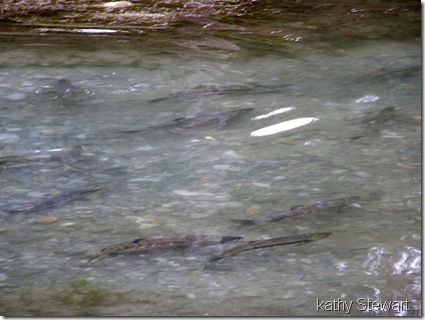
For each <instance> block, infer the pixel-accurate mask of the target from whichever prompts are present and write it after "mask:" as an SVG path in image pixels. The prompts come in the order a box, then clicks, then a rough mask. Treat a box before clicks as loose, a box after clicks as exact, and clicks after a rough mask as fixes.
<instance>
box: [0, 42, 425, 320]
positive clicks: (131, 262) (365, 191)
mask: <svg viewBox="0 0 425 320" xmlns="http://www.w3.org/2000/svg"><path fill="white" fill-rule="evenodd" d="M89 46H90V45H89V44H88V43H84V44H81V46H79V45H78V44H77V43H76V44H75V46H73V47H71V48H70V47H69V46H64V48H62V49H61V47H60V45H58V46H57V47H54V46H53V45H52V44H51V43H46V44H45V45H44V46H43V45H42V44H41V43H38V44H34V45H30V44H27V43H23V44H21V45H20V44H16V43H13V44H9V45H8V46H6V45H3V49H4V50H3V53H0V57H1V59H2V61H1V68H0V111H1V117H0V124H1V127H0V156H1V157H3V156H10V155H14V156H19V157H23V158H25V159H27V160H28V159H30V160H28V161H27V160H25V161H20V162H16V163H15V162H10V163H9V162H7V163H4V164H3V165H2V167H1V171H0V179H1V183H2V188H1V192H0V207H1V208H16V207H22V206H25V205H26V204H28V203H31V202H34V201H36V200H38V199H40V198H42V197H43V196H45V195H47V194H57V193H59V192H61V191H64V190H69V189H72V188H77V187H81V186H84V185H87V184H91V183H99V184H101V185H102V186H103V189H102V191H101V192H97V193H96V194H93V195H90V196H87V197H85V198H80V199H76V200H74V201H70V202H69V203H65V204H62V205H60V206H56V207H52V208H46V209H42V210H40V211H39V212H29V213H24V214H14V215H10V214H7V213H6V212H4V213H3V214H2V216H1V219H2V220H1V221H2V222H1V226H0V243H1V245H0V252H1V254H0V269H1V271H0V294H1V296H2V298H0V306H1V307H2V309H0V311H1V312H0V313H1V314H4V315H9V314H14V315H78V314H95V315H132V316H140V315H197V316H202V315H211V316H237V315H245V316H283V315H294V316H313V315H318V316H326V315H333V316H335V315H344V314H346V313H347V312H346V311H347V310H346V309H344V308H342V307H341V306H342V304H341V305H339V308H337V307H334V309H333V310H332V311H325V310H323V308H321V307H319V304H320V303H321V302H323V301H334V299H340V300H341V301H347V302H350V301H353V302H354V303H353V307H352V309H351V311H350V314H351V315H362V316H364V315H373V314H376V315H418V314H420V313H421V310H420V308H421V170H420V169H421V85H420V83H421V67H420V64H421V46H420V40H410V41H393V40H380V41H366V40H365V41H363V42H360V41H358V43H356V45H354V46H352V47H344V46H342V47H340V48H333V49H332V50H331V49H328V50H322V49H320V48H318V49H317V50H312V49H310V50H305V51H303V50H298V51H297V53H296V54H285V53H282V52H281V51H277V52H273V51H270V52H268V51H267V52H264V51H261V50H254V49H242V50H240V51H234V52H231V53H228V52H227V51H225V52H226V53H225V54H227V55H228V59H223V56H217V57H215V56H213V57H203V56H202V55H201V56H199V57H197V56H190V57H188V56H182V55H181V54H180V55H176V54H174V53H173V52H170V51H169V50H161V49H158V48H149V47H147V46H144V45H141V44H138V43H135V44H134V45H132V44H131V43H125V44H123V46H124V48H121V47H120V46H119V45H117V46H115V47H107V46H106V45H105V48H101V47H99V46H97V47H96V48H95V50H89V49H88V48H89ZM241 47H242V46H241ZM221 54H222V55H223V53H221ZM59 79H67V80H69V81H70V82H71V85H72V87H71V88H70V90H71V94H70V95H69V96H68V95H65V96H61V92H58V91H57V88H56V86H57V81H58V80H59ZM217 88H218V89H217ZM229 88H242V90H231V89H229ZM390 106H393V107H394V108H395V114H394V116H393V117H392V118H391V119H389V120H388V121H386V122H385V123H384V124H383V125H382V126H381V127H380V128H378V129H377V130H376V131H374V132H372V133H371V134H368V135H365V136H364V137H361V138H358V139H350V138H352V137H356V136H358V135H359V134H360V135H362V134H363V133H364V132H365V130H366V129H365V128H367V125H368V123H370V122H371V121H372V120H370V119H371V118H373V117H374V116H375V115H377V114H378V113H379V112H380V111H381V110H383V109H385V108H387V107H390ZM239 108H253V110H252V111H250V112H248V113H246V114H245V115H241V116H240V117H238V118H237V119H235V120H234V121H233V122H231V123H230V124H229V125H227V126H225V127H223V128H214V127H212V128H210V127H208V128H204V129H202V128H201V129H200V130H196V129H193V130H172V129H168V128H161V129H154V128H148V127H150V126H154V125H157V124H161V123H165V122H169V121H171V120H173V119H176V118H183V117H190V116H196V115H205V114H211V113H217V112H224V111H229V110H234V109H239ZM296 119H301V120H299V121H301V122H299V123H298V125H294V126H293V128H290V127H288V126H287V125H288V122H287V121H290V120H296ZM303 119H304V120H305V119H308V120H307V121H304V122H302V121H303ZM368 119H369V122H368ZM276 124H280V126H279V127H278V130H277V131H276V132H270V131H267V130H263V131H258V130H260V129H262V128H266V127H269V126H272V125H276ZM285 124H286V126H285ZM289 124H294V122H289ZM274 128H276V127H274ZM139 129H140V132H135V133H123V132H122V131H126V130H139ZM77 145H81V146H82V147H83V154H82V156H84V157H87V158H90V159H92V160H93V161H94V163H95V165H94V167H92V168H91V169H90V170H75V168H71V167H69V166H66V165H65V164H64V163H63V161H62V158H61V154H62V153H63V152H64V151H66V150H69V149H70V148H72V147H74V146H77ZM110 168H112V169H110ZM356 195H358V196H362V198H361V200H360V201H359V202H358V203H356V205H355V206H352V207H348V208H345V209H344V210H342V212H341V213H339V214H318V215H312V216H304V217H292V218H286V219H283V220H282V221H280V222H276V223H269V224H262V225H257V226H251V227H244V228H239V227H238V224H237V223H235V222H233V221H232V219H258V218H261V217H264V216H268V215H270V214H273V213H276V212H280V211H285V210H288V209H290V208H291V207H293V206H296V205H307V204H313V203H315V202H318V201H323V200H325V199H333V198H340V197H348V196H356ZM44 216H52V217H54V218H53V220H43V219H41V220H40V218H42V217H44ZM54 220H57V221H55V222H53V221H54ZM50 222H52V223H50ZM314 232H331V233H332V235H331V236H329V237H328V238H326V239H322V240H319V241H316V242H311V243H308V244H304V245H289V246H281V247H274V248H267V249H260V250H255V251H247V252H243V253H240V254H238V255H235V256H233V257H228V258H225V259H222V260H220V261H216V262H212V263H208V262H207V261H206V258H207V257H208V256H209V254H210V253H209V252H206V253H205V252H203V253H196V250H193V251H194V252H191V250H159V251H150V252H147V253H141V254H128V255H118V256H115V257H107V258H104V259H102V260H98V261H93V263H91V264H89V265H88V266H87V268H86V269H84V270H83V271H81V268H82V267H83V266H85V263H87V261H88V259H89V258H90V256H91V255H93V254H96V252H98V251H99V250H100V249H102V248H104V247H106V246H108V245H111V244H114V243H118V242H122V241H126V240H131V239H133V238H136V237H141V236H143V237H144V236H153V235H166V236H172V235H185V234H207V235H230V236H243V237H244V239H245V240H256V239H267V238H272V237H279V236H285V235H296V234H304V233H314ZM231 246H232V244H228V245H225V247H231ZM220 249H222V248H213V249H212V250H214V252H216V250H220ZM73 279H74V281H75V279H77V280H79V279H81V280H84V281H87V283H90V285H91V286H96V287H99V288H103V289H104V290H107V292H108V297H109V298H110V299H111V300H110V301H109V300H108V301H109V302H107V304H106V305H105V304H99V305H96V308H94V309H90V310H88V309H81V308H80V309H76V308H77V307H76V305H77V306H78V303H77V302H75V301H74V302H73V303H69V301H71V300H66V299H64V298H63V296H62V300H60V299H59V300H58V299H56V298H55V295H56V296H60V294H59V293H61V292H62V293H63V292H64V291H66V289H65V288H67V286H69V281H70V280H73ZM74 284H75V282H74ZM56 293H57V294H56ZM8 297H13V299H12V300H8V299H9V298H8ZM111 297H114V298H111ZM362 299H364V300H362ZM368 299H369V300H370V301H380V302H383V301H392V302H396V301H398V302H402V301H405V300H406V299H407V300H408V301H409V304H408V307H407V308H404V309H403V308H401V309H402V310H395V309H392V310H384V309H383V308H374V307H371V305H369V308H366V307H364V306H363V305H362V304H361V302H364V301H367V300H368ZM11 301H14V302H13V303H12V302H11ZM67 301H68V303H67ZM322 306H323V304H322ZM360 309H366V310H360ZM2 310H3V311H2Z"/></svg>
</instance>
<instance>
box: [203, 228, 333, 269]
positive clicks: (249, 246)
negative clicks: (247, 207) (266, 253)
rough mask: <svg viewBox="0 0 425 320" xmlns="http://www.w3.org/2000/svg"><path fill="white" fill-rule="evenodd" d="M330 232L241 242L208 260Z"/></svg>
mask: <svg viewBox="0 0 425 320" xmlns="http://www.w3.org/2000/svg"><path fill="white" fill-rule="evenodd" d="M331 234H332V233H331V232H319V233H307V234H299V235H296V236H286V237H278V238H272V239H268V240H255V241H250V242H248V243H245V244H241V245H239V246H236V247H233V248H231V249H229V250H226V251H224V252H223V253H222V254H220V255H219V256H215V257H211V258H210V259H209V260H208V261H210V262H212V261H217V260H220V259H223V258H225V257H230V256H233V255H235V254H238V253H240V252H244V251H248V250H256V249H261V248H270V247H275V246H285V245H289V244H295V243H307V242H312V241H317V240H320V239H324V238H326V237H329V236H330V235H331Z"/></svg>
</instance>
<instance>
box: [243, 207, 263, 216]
mask: <svg viewBox="0 0 425 320" xmlns="http://www.w3.org/2000/svg"><path fill="white" fill-rule="evenodd" d="M260 211H261V207H260V206H259V205H257V204H252V205H250V206H249V207H248V208H247V209H246V213H247V214H248V215H249V216H253V215H256V214H257V213H259V212H260Z"/></svg>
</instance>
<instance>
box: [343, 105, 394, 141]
mask: <svg viewBox="0 0 425 320" xmlns="http://www.w3.org/2000/svg"><path fill="white" fill-rule="evenodd" d="M394 116H395V108H394V107H387V108H385V109H383V110H381V111H380V112H379V113H378V114H377V115H376V116H375V117H373V118H372V119H371V120H369V121H370V122H369V124H368V125H367V126H366V128H365V130H364V132H363V133H362V134H360V135H357V136H354V137H351V138H350V140H357V139H360V138H364V137H366V136H368V135H371V134H373V133H375V132H376V131H378V130H379V129H380V128H381V127H382V126H383V125H384V124H385V122H387V121H389V120H390V119H392V118H393V117H394Z"/></svg>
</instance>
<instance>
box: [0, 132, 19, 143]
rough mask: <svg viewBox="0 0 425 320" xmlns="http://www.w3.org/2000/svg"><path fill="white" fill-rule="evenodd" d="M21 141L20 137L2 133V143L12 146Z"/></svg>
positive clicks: (0, 137) (0, 139) (0, 135)
mask: <svg viewBox="0 0 425 320" xmlns="http://www.w3.org/2000/svg"><path fill="white" fill-rule="evenodd" d="M18 141H19V136H18V135H17V134H13V133H1V134H0V143H5V144H12V143H16V142H18Z"/></svg>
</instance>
